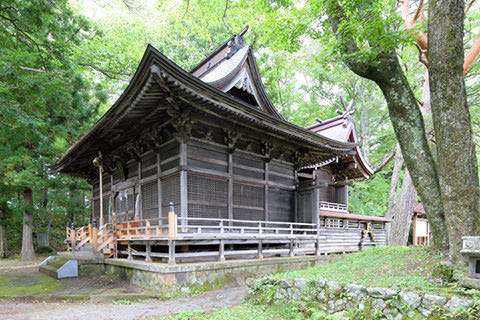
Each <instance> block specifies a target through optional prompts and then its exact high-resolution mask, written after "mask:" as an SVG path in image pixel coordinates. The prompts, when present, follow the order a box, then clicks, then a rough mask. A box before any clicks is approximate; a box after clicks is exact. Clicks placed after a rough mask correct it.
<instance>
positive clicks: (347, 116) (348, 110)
mask: <svg viewBox="0 0 480 320" xmlns="http://www.w3.org/2000/svg"><path fill="white" fill-rule="evenodd" d="M354 103H355V99H352V101H350V103H349V104H348V106H347V105H346V103H345V100H343V97H342V95H341V94H340V105H341V106H342V107H343V111H342V110H341V109H340V108H339V107H337V113H338V114H339V115H341V116H342V118H343V119H344V120H343V126H344V127H346V126H347V125H348V122H349V121H352V120H353V117H352V114H354V113H355V108H354V107H353V105H354Z"/></svg>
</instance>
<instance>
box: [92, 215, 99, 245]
mask: <svg viewBox="0 0 480 320" xmlns="http://www.w3.org/2000/svg"><path fill="white" fill-rule="evenodd" d="M93 251H95V252H98V226H97V221H96V220H93Z"/></svg>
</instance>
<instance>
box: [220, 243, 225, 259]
mask: <svg viewBox="0 0 480 320" xmlns="http://www.w3.org/2000/svg"><path fill="white" fill-rule="evenodd" d="M218 251H219V258H218V259H219V260H220V261H225V240H223V239H222V240H220V246H219V248H218Z"/></svg>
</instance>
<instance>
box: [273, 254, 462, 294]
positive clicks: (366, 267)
mask: <svg viewBox="0 0 480 320" xmlns="http://www.w3.org/2000/svg"><path fill="white" fill-rule="evenodd" d="M442 260H445V259H444V258H443V257H442V256H441V255H440V254H438V253H437V252H435V251H433V250H432V249H429V248H422V247H420V248H408V247H376V248H371V249H368V250H365V251H362V252H356V253H352V254H348V255H346V256H345V257H344V258H342V259H341V260H338V261H336V262H333V263H330V264H328V265H320V266H316V267H313V268H308V269H304V270H299V271H290V272H284V273H279V274H276V275H274V277H276V278H306V279H311V280H333V281H338V282H340V283H357V284H361V285H366V286H370V287H389V288H393V289H411V290H415V291H417V292H430V293H433V292H435V293H438V294H441V293H445V294H448V293H460V294H463V293H464V291H465V290H463V289H462V288H458V287H457V286H456V284H455V283H454V284H451V285H449V286H444V287H442V286H438V285H433V284H432V283H430V282H429V281H428V278H429V275H430V273H431V270H432V268H433V267H434V266H435V265H436V264H438V263H439V262H440V261H442ZM465 272H466V267H463V266H459V267H457V268H456V271H455V275H456V278H457V279H459V278H461V277H463V276H464V274H465Z"/></svg>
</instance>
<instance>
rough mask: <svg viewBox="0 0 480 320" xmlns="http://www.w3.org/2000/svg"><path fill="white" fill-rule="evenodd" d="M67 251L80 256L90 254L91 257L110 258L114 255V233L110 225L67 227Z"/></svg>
mask: <svg viewBox="0 0 480 320" xmlns="http://www.w3.org/2000/svg"><path fill="white" fill-rule="evenodd" d="M66 232H67V237H66V239H65V243H66V244H67V251H68V252H72V253H76V254H77V253H78V254H80V255H82V254H83V255H88V254H91V256H92V257H98V256H100V257H103V258H111V257H113V256H114V255H115V242H116V239H115V232H114V226H113V224H111V223H107V224H104V225H103V226H101V227H100V228H98V229H97V228H96V227H95V225H92V224H89V225H87V226H83V227H81V228H79V229H75V228H74V227H73V228H70V227H68V226H67V230H66Z"/></svg>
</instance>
